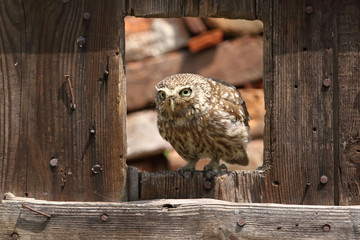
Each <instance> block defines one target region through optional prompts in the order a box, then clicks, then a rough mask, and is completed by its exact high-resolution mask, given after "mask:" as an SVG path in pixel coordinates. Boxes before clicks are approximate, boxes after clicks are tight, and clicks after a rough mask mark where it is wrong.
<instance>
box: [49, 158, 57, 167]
mask: <svg viewBox="0 0 360 240" xmlns="http://www.w3.org/2000/svg"><path fill="white" fill-rule="evenodd" d="M57 165H58V159H57V158H52V159H50V166H51V167H56V166H57Z"/></svg>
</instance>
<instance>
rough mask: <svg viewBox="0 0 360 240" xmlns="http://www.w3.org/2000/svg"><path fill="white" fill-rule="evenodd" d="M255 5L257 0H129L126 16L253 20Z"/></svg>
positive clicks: (254, 17) (255, 17)
mask: <svg viewBox="0 0 360 240" xmlns="http://www.w3.org/2000/svg"><path fill="white" fill-rule="evenodd" d="M255 3H256V1H255V0H241V1H237V0H229V1H222V0H204V1H200V0H188V1H185V0H161V1H158V0H151V1H141V0H127V1H126V14H127V15H133V16H136V17H222V18H232V19H235V18H243V19H249V20H253V19H257V16H256V6H255ZM230 9H231V11H229V10H230Z"/></svg>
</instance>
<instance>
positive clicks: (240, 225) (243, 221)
mask: <svg viewBox="0 0 360 240" xmlns="http://www.w3.org/2000/svg"><path fill="white" fill-rule="evenodd" d="M236 223H237V225H239V227H243V226H245V224H246V222H245V219H244V218H239V219H238V220H237V222H236Z"/></svg>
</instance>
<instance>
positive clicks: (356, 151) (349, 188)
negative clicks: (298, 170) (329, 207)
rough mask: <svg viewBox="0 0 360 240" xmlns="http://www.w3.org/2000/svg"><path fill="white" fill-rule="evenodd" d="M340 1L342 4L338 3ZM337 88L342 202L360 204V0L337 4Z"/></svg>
mask: <svg viewBox="0 0 360 240" xmlns="http://www.w3.org/2000/svg"><path fill="white" fill-rule="evenodd" d="M337 4H338V3H337ZM337 9H338V17H337V38H336V41H337V48H338V49H337V52H338V59H337V65H338V67H337V69H338V74H337V78H335V79H334V81H333V83H332V85H331V86H330V87H332V88H334V91H337V93H338V95H337V96H336V98H335V99H334V101H336V104H335V105H334V107H335V109H337V112H336V115H335V116H334V122H335V124H337V126H338V129H337V131H336V132H335V139H336V140H337V141H335V148H336V153H337V154H338V159H339V162H338V171H337V172H336V173H337V174H338V184H339V200H338V201H339V204H341V205H353V204H356V205H357V204H360V174H359V173H360V172H359V171H360V80H359V79H360V45H359V39H360V2H359V1H347V4H344V5H342V4H340V5H338V6H337Z"/></svg>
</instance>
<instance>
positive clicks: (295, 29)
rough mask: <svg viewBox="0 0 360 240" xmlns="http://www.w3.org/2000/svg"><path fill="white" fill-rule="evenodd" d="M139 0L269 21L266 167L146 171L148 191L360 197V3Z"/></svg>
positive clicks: (165, 13)
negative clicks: (213, 173)
mask: <svg viewBox="0 0 360 240" xmlns="http://www.w3.org/2000/svg"><path fill="white" fill-rule="evenodd" d="M139 3H140V1H129V4H128V5H127V11H128V14H133V15H135V16H141V17H153V16H161V17H172V16H201V17H204V16H213V17H227V18H247V19H256V18H259V19H261V20H262V21H263V22H264V28H265V29H264V89H265V104H266V117H265V121H266V122H265V125H266V127H265V156H264V159H265V161H266V162H265V166H264V170H263V171H259V172H241V173H230V174H219V175H217V176H215V177H212V178H210V179H209V178H208V177H206V174H203V173H201V172H200V173H199V172H198V173H194V174H192V175H186V176H185V177H183V176H179V175H176V174H175V173H171V172H163V173H154V174H152V173H141V174H140V177H141V184H140V198H141V199H153V198H162V197H170V198H172V197H175V198H185V197H203V196H206V197H214V198H219V199H224V200H228V201H240V202H276V203H293V204H326V205H334V204H335V205H337V204H340V205H351V204H359V203H360V197H359V190H360V185H359V184H360V177H359V176H360V175H359V169H360V166H359V163H360V153H359V148H360V139H359V138H360V102H359V95H360V81H359V67H358V66H359V60H360V58H359V57H360V56H359V46H360V45H359V39H360V32H359V29H360V28H359V24H360V15H359V14H360V13H359V12H360V11H359V10H360V3H359V1H356V0H347V1H341V2H340V1H325V0H324V1H305V0H292V1H260V0H259V1H201V2H197V1H190V2H186V3H183V2H182V1H175V2H173V1H162V4H160V5H159V4H157V3H155V2H153V1H150V2H147V3H146V4H139ZM229 9H231V10H229ZM206 181H210V182H211V183H212V187H211V188H210V189H204V187H203V184H204V183H205V182H206ZM185 186H186V187H185ZM234 189H235V191H234ZM225 192H226V194H224V193H225Z"/></svg>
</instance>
